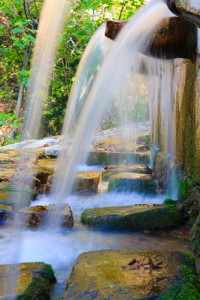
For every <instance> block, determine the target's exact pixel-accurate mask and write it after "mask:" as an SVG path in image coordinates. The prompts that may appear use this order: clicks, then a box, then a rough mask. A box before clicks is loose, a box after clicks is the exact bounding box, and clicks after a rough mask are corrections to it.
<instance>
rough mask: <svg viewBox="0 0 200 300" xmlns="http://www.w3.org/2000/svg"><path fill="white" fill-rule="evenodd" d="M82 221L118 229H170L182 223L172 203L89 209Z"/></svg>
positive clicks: (84, 213)
mask: <svg viewBox="0 0 200 300" xmlns="http://www.w3.org/2000/svg"><path fill="white" fill-rule="evenodd" d="M81 221H82V222H83V223H84V224H88V225H91V226H96V227H102V228H112V229H118V230H132V231H141V230H153V231H154V230H168V229H172V228H175V227H177V226H178V225H179V224H180V215H179V212H178V210H177V209H176V207H175V206H172V205H154V204H149V205H133V206H118V207H102V208H93V209H87V210H85V211H84V212H83V213H82V216H81Z"/></svg>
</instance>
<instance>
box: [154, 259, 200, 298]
mask: <svg viewBox="0 0 200 300" xmlns="http://www.w3.org/2000/svg"><path fill="white" fill-rule="evenodd" d="M176 281H177V283H176V284H175V285H174V286H173V287H171V288H170V289H169V290H168V291H167V292H165V293H164V294H163V295H161V296H160V297H158V298H157V299H158V300H175V299H177V300H186V299H187V300H198V299H200V282H199V279H198V276H197V274H196V272H194V270H193V269H191V268H189V267H188V266H183V265H182V266H181V267H180V268H179V276H178V277H177V278H176Z"/></svg>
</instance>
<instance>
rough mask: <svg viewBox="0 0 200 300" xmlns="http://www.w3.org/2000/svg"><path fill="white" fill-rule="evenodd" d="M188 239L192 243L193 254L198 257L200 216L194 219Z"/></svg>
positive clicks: (199, 251) (199, 249)
mask: <svg viewBox="0 0 200 300" xmlns="http://www.w3.org/2000/svg"><path fill="white" fill-rule="evenodd" d="M190 238H191V241H192V247H193V250H194V252H195V253H196V254H197V255H198V256H200V215H199V216H198V218H197V219H196V222H195V223H194V225H193V226H192V230H191V232H190Z"/></svg>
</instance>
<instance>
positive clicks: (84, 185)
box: [73, 172, 100, 193]
mask: <svg viewBox="0 0 200 300" xmlns="http://www.w3.org/2000/svg"><path fill="white" fill-rule="evenodd" d="M99 181H100V173H99V172H79V173H78V174H77V176H76V180H75V183H74V187H73V192H81V193H88V192H92V193H96V192H97V190H98V185H99Z"/></svg>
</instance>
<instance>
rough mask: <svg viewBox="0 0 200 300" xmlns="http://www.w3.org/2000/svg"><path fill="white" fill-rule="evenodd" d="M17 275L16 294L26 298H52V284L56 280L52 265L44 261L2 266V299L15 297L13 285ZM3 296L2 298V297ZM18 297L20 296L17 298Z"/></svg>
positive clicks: (0, 278)
mask: <svg viewBox="0 0 200 300" xmlns="http://www.w3.org/2000/svg"><path fill="white" fill-rule="evenodd" d="M16 276H17V286H16V289H15V291H14V292H15V296H17V297H19V299H21V300H25V299H38V300H39V299H43V300H49V299H50V292H51V285H52V284H53V283H54V282H55V281H56V279H55V277H54V272H53V270H52V268H51V266H50V265H48V264H44V263H22V264H16V265H1V266H0V280H1V284H0V299H4V300H5V299H9V297H10V299H13V297H11V296H14V295H11V294H10V293H11V292H12V291H11V287H13V284H14V282H12V280H14V279H15V278H16ZM1 297H2V298H1ZM17 299H18V298H17Z"/></svg>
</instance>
